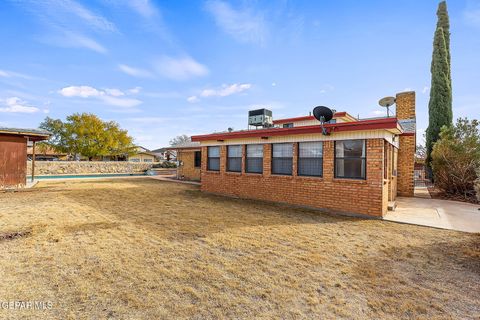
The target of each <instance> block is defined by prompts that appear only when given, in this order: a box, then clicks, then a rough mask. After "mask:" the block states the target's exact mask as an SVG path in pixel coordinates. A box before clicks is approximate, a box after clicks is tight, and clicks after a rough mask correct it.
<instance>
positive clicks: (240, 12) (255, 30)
mask: <svg viewBox="0 0 480 320" xmlns="http://www.w3.org/2000/svg"><path fill="white" fill-rule="evenodd" d="M206 9H207V11H208V12H210V13H211V14H212V15H213V17H214V19H215V22H216V24H217V25H218V26H219V27H220V28H221V29H222V30H223V31H224V32H225V33H227V34H229V35H231V36H232V37H234V38H235V39H236V40H237V41H240V42H252V43H260V44H262V43H264V42H265V40H266V37H267V34H268V30H267V25H266V22H265V19H264V17H263V15H262V14H260V13H258V12H254V10H252V9H248V8H246V9H234V8H232V6H231V5H230V4H228V3H226V2H224V1H219V0H211V1H207V3H206Z"/></svg>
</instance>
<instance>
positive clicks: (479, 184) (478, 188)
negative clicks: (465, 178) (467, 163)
mask: <svg viewBox="0 0 480 320" xmlns="http://www.w3.org/2000/svg"><path fill="white" fill-rule="evenodd" d="M473 187H474V189H475V193H476V195H477V200H478V201H479V202H480V169H478V170H477V180H475V183H474V185H473Z"/></svg>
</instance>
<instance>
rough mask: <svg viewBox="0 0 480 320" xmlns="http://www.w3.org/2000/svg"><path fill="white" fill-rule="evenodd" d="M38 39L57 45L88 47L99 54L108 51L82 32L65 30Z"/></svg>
mask: <svg viewBox="0 0 480 320" xmlns="http://www.w3.org/2000/svg"><path fill="white" fill-rule="evenodd" d="M40 41H42V42H44V43H47V44H50V45H54V46H58V47H64V48H83V49H88V50H92V51H95V52H98V53H101V54H106V53H107V51H108V50H107V49H106V48H105V47H104V46H103V45H101V44H100V43H98V42H97V41H95V40H94V39H92V38H90V37H88V36H86V35H84V34H81V33H77V32H71V31H65V30H64V31H60V32H59V33H57V34H55V35H47V36H43V37H41V38H40Z"/></svg>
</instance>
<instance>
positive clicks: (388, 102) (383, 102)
mask: <svg viewBox="0 0 480 320" xmlns="http://www.w3.org/2000/svg"><path fill="white" fill-rule="evenodd" d="M378 104H379V105H380V106H381V107H384V108H387V118H388V117H390V107H391V106H393V105H394V104H395V98H394V97H385V98H382V99H380V101H378Z"/></svg>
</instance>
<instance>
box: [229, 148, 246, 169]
mask: <svg viewBox="0 0 480 320" xmlns="http://www.w3.org/2000/svg"><path fill="white" fill-rule="evenodd" d="M227 171H233V172H242V146H228V147H227Z"/></svg>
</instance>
